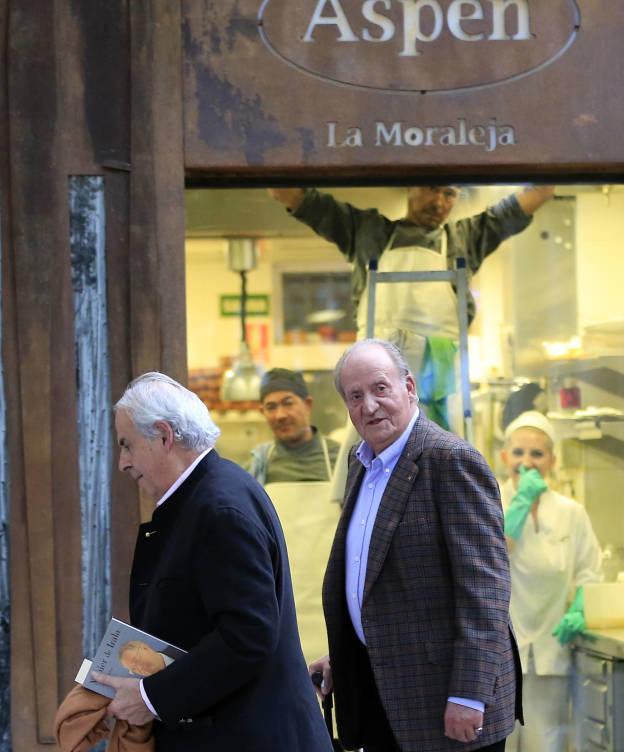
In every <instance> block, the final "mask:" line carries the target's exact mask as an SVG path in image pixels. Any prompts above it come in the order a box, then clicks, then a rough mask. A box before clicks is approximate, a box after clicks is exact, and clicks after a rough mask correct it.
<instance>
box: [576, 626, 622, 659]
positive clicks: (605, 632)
mask: <svg viewBox="0 0 624 752" xmlns="http://www.w3.org/2000/svg"><path fill="white" fill-rule="evenodd" d="M573 644H574V645H575V646H576V647H578V648H580V649H581V650H586V651H590V652H592V653H601V654H602V655H606V656H609V657H610V658H617V659H619V660H624V627H620V628H618V629H590V630H588V631H587V632H585V633H584V634H582V635H579V636H578V637H576V638H575V640H574V643H573Z"/></svg>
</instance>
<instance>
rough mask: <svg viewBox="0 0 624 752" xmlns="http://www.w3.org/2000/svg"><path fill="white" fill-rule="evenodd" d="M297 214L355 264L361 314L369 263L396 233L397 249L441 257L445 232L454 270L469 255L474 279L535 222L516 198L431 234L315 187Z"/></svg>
mask: <svg viewBox="0 0 624 752" xmlns="http://www.w3.org/2000/svg"><path fill="white" fill-rule="evenodd" d="M292 214H293V216H294V217H295V218H296V219H298V220H300V221H301V222H303V223H304V224H306V225H308V227H310V228H311V229H312V230H314V232H316V233H317V234H318V235H320V236H321V237H323V238H325V240H328V241H329V242H330V243H334V244H335V245H337V246H338V249H339V250H340V252H341V253H342V254H344V255H345V256H346V257H347V259H348V260H349V261H351V263H352V264H353V276H352V279H351V291H352V298H353V302H354V305H355V309H356V310H357V305H358V302H359V300H360V297H361V296H362V293H363V291H364V289H365V287H366V275H367V268H368V263H369V262H370V261H371V259H378V258H379V257H380V256H381V254H382V253H383V251H384V249H385V248H386V246H387V245H388V241H389V240H390V237H391V235H392V233H393V232H394V233H395V237H394V241H393V244H392V247H393V248H401V247H404V246H413V245H418V246H423V247H425V248H429V249H430V250H433V251H437V252H438V253H439V252H440V251H441V238H442V233H443V232H445V233H446V234H447V258H448V267H449V269H453V268H454V263H455V258H456V257H457V256H464V257H465V258H466V263H467V265H468V269H469V272H471V273H473V274H474V273H476V272H477V270H478V269H479V267H480V266H481V264H482V263H483V261H484V259H486V258H487V256H489V255H490V253H492V252H493V251H495V250H496V249H497V248H498V246H499V245H500V244H501V243H502V242H503V241H504V240H506V239H507V238H508V237H510V236H511V235H515V234H516V233H519V232H522V230H524V229H525V228H526V227H528V225H529V224H530V223H531V219H532V218H531V217H528V216H527V215H526V214H525V213H524V212H523V211H522V209H521V208H520V204H519V203H518V200H517V198H516V197H515V196H513V195H512V196H507V197H506V198H504V199H503V200H502V201H500V202H499V203H498V204H495V205H494V206H491V207H489V208H488V209H487V210H486V211H484V212H481V214H476V215H475V216H474V217H468V218H466V219H460V220H458V221H457V222H454V221H451V222H447V223H446V224H445V225H443V226H441V227H437V228H436V229H435V230H426V229H425V228H424V227H421V226H420V225H417V224H414V223H413V222H409V221H408V220H406V219H400V220H398V221H392V220H390V219H388V218H387V217H385V216H384V215H383V214H380V213H379V212H378V211H377V209H357V208H356V207H355V206H352V205H351V204H347V203H343V202H341V201H337V200H336V199H335V198H334V197H333V196H332V195H330V194H329V193H320V192H319V191H317V190H316V189H315V188H309V189H308V190H306V192H305V196H304V199H303V202H302V204H301V205H300V206H299V208H298V209H297V210H296V211H294V212H292ZM474 314H475V303H474V300H473V299H472V296H471V295H469V298H468V316H469V318H470V320H472V319H473V318H474Z"/></svg>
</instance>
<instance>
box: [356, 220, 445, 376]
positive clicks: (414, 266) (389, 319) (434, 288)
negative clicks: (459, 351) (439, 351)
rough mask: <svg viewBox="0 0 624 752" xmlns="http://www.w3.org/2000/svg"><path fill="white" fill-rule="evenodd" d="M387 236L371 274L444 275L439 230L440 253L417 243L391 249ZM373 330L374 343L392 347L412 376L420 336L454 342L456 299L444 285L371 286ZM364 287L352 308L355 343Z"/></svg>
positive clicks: (362, 318)
mask: <svg viewBox="0 0 624 752" xmlns="http://www.w3.org/2000/svg"><path fill="white" fill-rule="evenodd" d="M394 237H395V233H392V235H391V236H390V240H389V241H388V244H387V246H386V247H385V248H384V251H383V253H382V254H381V257H380V258H379V263H378V266H377V271H379V272H407V271H419V272H420V271H446V270H447V268H448V267H447V235H446V230H445V229H443V230H442V244H441V249H440V250H441V252H440V253H437V252H436V251H431V250H429V248H425V247H424V246H420V245H411V246H405V247H403V248H392V243H393V242H394ZM376 292H377V294H376V303H375V332H374V336H375V337H377V338H379V339H385V340H389V341H390V342H393V343H394V344H396V345H397V346H398V347H399V348H400V349H401V352H402V353H403V355H404V356H405V358H406V360H407V362H408V364H409V366H410V368H411V369H412V372H413V373H414V375H415V376H417V375H418V372H419V371H420V368H421V365H422V357H423V354H424V351H425V344H426V338H427V337H431V336H437V337H448V338H449V339H452V340H453V341H457V340H458V339H459V317H458V308H457V296H456V295H455V292H454V291H453V288H452V286H451V283H450V282H391V283H385V282H384V283H381V284H378V285H377V291H376ZM367 309H368V283H367V285H366V288H365V289H364V292H363V294H362V297H361V299H360V303H359V306H358V316H357V322H358V339H364V338H365V337H366V315H367Z"/></svg>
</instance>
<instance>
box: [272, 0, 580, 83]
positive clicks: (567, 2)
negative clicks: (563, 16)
mask: <svg viewBox="0 0 624 752" xmlns="http://www.w3.org/2000/svg"><path fill="white" fill-rule="evenodd" d="M304 1H305V0H304ZM334 1H336V2H339V3H340V0H334ZM483 1H484V2H487V1H488V0H483ZM489 1H490V2H491V0H489ZM342 2H344V3H346V0H342ZM527 2H530V0H527ZM547 2H548V3H549V4H550V6H551V8H552V4H554V3H555V2H556V0H547ZM559 2H560V3H561V7H560V8H559V10H562V9H563V8H564V6H565V8H566V9H567V11H568V12H569V14H570V21H571V23H570V26H571V28H570V31H569V34H568V35H567V37H563V38H562V40H563V43H562V44H561V46H560V47H559V48H558V49H557V50H556V52H555V53H554V54H552V55H550V56H549V57H547V58H545V59H543V60H541V61H540V62H538V63H537V64H535V65H533V66H530V67H527V68H525V69H522V70H519V71H518V72H516V73H513V74H511V75H504V76H503V77H501V78H500V79H494V80H486V81H477V82H474V83H466V84H463V85H458V86H441V87H439V88H435V87H431V86H422V85H420V86H419V85H412V86H401V85H395V86H392V85H388V86H379V85H376V84H374V83H365V82H358V81H352V80H351V81H350V80H347V79H346V78H345V77H344V76H343V77H340V76H332V75H329V74H328V73H326V72H323V71H322V70H319V69H315V68H313V67H310V66H309V65H304V64H303V63H302V62H300V61H297V60H296V59H294V57H293V56H289V55H287V54H285V53H284V52H283V51H282V50H281V49H280V48H279V46H278V45H277V44H275V43H274V42H273V41H272V39H271V34H270V33H269V32H268V31H267V23H266V21H267V13H268V10H269V6H275V5H278V6H279V5H280V3H281V4H282V6H283V7H288V6H289V5H290V6H291V7H292V5H293V4H294V3H293V0H263V2H262V4H261V6H260V9H259V11H258V16H257V24H258V33H259V35H260V38H261V39H262V42H263V44H264V45H265V46H266V47H267V48H268V49H269V50H270V52H271V53H272V54H274V55H276V56H277V57H278V58H279V59H280V60H281V61H282V62H284V63H286V64H287V65H289V66H290V67H293V68H295V69H297V70H299V71H300V72H302V73H304V74H306V75H309V76H312V77H314V78H317V79H319V80H321V81H324V82H326V83H330V84H334V85H338V86H344V87H348V88H350V89H359V90H364V91H376V92H380V93H387V94H428V95H432V94H453V93H457V92H466V91H471V90H478V89H485V88H490V87H493V86H500V85H503V84H506V83H510V82H512V81H517V80H519V79H522V78H525V77H527V76H531V75H534V74H535V73H537V72H539V71H541V70H543V69H544V68H546V67H548V66H550V65H552V64H553V63H554V62H555V61H556V60H558V59H559V58H560V57H561V56H562V55H564V54H565V53H566V52H567V50H568V49H569V48H570V47H571V46H572V44H573V43H574V41H575V39H576V37H577V35H578V32H579V30H580V25H581V13H580V9H579V7H578V3H577V0H559ZM319 3H320V0H319ZM541 7H542V9H543V8H544V7H545V6H541ZM278 15H279V14H278ZM280 17H281V18H283V15H282V16H280ZM533 36H535V35H533ZM302 43H303V42H302Z"/></svg>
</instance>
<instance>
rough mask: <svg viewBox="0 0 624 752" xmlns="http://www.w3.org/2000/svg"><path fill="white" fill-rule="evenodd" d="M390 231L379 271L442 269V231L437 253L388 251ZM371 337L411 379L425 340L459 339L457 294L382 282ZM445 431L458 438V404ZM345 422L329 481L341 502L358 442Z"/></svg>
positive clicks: (363, 311)
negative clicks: (397, 353) (402, 363)
mask: <svg viewBox="0 0 624 752" xmlns="http://www.w3.org/2000/svg"><path fill="white" fill-rule="evenodd" d="M394 236H395V233H392V235H391V236H390V240H389V241H388V244H387V245H386V247H385V248H384V251H383V253H382V254H381V257H380V259H379V263H378V265H377V271H379V272H408V271H418V272H420V271H423V272H424V271H446V270H447V268H448V267H447V236H446V230H445V229H444V228H443V229H442V242H441V249H440V251H441V252H440V253H437V252H436V251H431V250H429V248H425V247H424V246H420V245H410V246H405V247H402V248H392V243H393V242H394ZM376 292H377V294H376V296H375V297H376V302H375V331H374V336H375V337H376V338H378V339H385V340H388V341H389V342H392V343H394V344H395V345H396V346H397V347H398V348H399V349H400V350H401V352H402V353H403V356H404V358H405V360H406V361H407V364H408V365H409V367H410V369H411V371H412V373H413V374H414V377H415V378H417V377H418V374H419V372H420V369H421V366H422V361H423V355H424V353H425V345H426V344H427V337H431V336H437V337H448V338H449V339H452V340H453V341H454V342H455V341H457V340H458V339H459V313H458V307H457V296H456V295H455V292H454V291H453V287H452V286H451V283H450V282H390V283H386V282H383V283H381V284H378V285H377V290H376ZM367 311H368V283H367V284H366V287H365V289H364V292H363V293H362V297H361V298H360V302H359V305H358V315H357V323H358V339H365V338H366V317H367ZM449 407H450V410H449V412H450V414H451V427H452V428H453V430H454V431H455V432H456V433H457V434H459V435H460V436H461V435H462V417H461V416H462V413H461V404H460V402H459V401H458V400H454V401H453V400H452V399H450V400H449ZM359 438H360V437H359V436H358V434H357V431H356V430H355V428H353V426H352V424H351V422H350V421H349V420H348V419H347V431H346V435H345V439H344V441H343V443H342V445H341V447H340V451H339V452H338V457H337V459H336V464H335V466H334V475H333V477H332V485H331V492H330V495H331V498H332V499H334V500H338V499H339V500H340V501H342V498H343V495H344V489H345V485H346V481H347V457H348V453H349V449H350V448H351V447H352V446H353V444H355V443H356V442H357V441H358V440H359Z"/></svg>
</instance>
